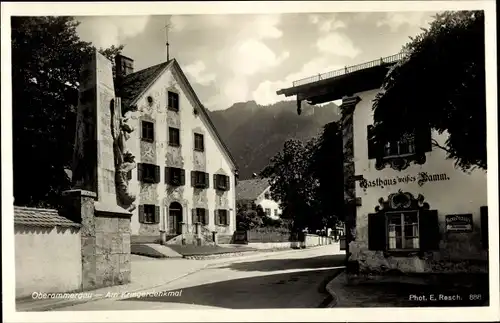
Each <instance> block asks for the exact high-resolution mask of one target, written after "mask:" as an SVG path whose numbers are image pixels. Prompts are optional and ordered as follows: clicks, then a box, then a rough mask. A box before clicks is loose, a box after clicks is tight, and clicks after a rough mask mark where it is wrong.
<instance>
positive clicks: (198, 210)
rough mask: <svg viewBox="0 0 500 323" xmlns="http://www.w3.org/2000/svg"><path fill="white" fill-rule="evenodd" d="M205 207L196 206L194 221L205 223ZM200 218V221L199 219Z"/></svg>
mask: <svg viewBox="0 0 500 323" xmlns="http://www.w3.org/2000/svg"><path fill="white" fill-rule="evenodd" d="M205 216H206V209H204V208H196V221H197V222H196V223H201V224H202V225H207V223H205ZM200 218H201V219H202V221H200Z"/></svg>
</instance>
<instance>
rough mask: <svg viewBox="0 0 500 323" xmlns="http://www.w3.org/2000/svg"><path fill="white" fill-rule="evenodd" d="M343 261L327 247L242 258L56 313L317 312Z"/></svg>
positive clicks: (342, 256)
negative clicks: (143, 291) (149, 289)
mask: <svg viewBox="0 0 500 323" xmlns="http://www.w3.org/2000/svg"><path fill="white" fill-rule="evenodd" d="M343 260H344V255H343V254H340V255H335V254H333V248H330V246H324V247H320V248H313V249H306V250H303V251H298V252H293V253H284V254H279V253H276V254H273V255H267V256H263V257H253V258H251V259H246V260H241V259H240V260H237V261H236V262H233V263H225V264H215V265H214V266H211V267H209V268H205V269H203V270H200V271H198V272H195V273H193V274H190V275H188V276H185V277H183V278H180V279H177V280H175V281H173V282H170V283H168V284H166V285H164V286H161V287H159V288H156V289H154V292H164V295H157V296H147V297H140V298H138V297H130V298H121V297H118V298H109V299H105V300H100V301H95V302H90V303H86V304H80V305H75V306H71V307H66V308H61V309H59V310H60V311H67V310H71V311H83V310H132V309H133V310H151V309H195V308H200V309H207V308H225V309H270V308H317V307H319V306H320V304H321V303H322V302H323V301H324V300H325V298H326V297H327V294H325V293H324V291H323V290H320V287H321V286H322V285H324V283H325V282H326V281H328V280H330V279H331V277H332V276H334V275H335V274H336V273H337V272H338V271H340V270H341V269H340V268H342V267H341V266H343ZM199 261H202V260H199ZM164 263H165V266H168V261H167V262H164ZM165 270H168V268H165ZM169 291H170V292H173V293H170V295H168V294H167V292H169Z"/></svg>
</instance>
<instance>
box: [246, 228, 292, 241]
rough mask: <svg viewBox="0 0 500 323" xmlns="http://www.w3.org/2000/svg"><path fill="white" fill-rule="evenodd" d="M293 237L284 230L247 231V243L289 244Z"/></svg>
mask: <svg viewBox="0 0 500 323" xmlns="http://www.w3.org/2000/svg"><path fill="white" fill-rule="evenodd" d="M294 237H295V236H294V235H292V234H291V232H290V231H288V230H284V229H254V230H248V232H247V239H248V242H289V241H293V238H294Z"/></svg>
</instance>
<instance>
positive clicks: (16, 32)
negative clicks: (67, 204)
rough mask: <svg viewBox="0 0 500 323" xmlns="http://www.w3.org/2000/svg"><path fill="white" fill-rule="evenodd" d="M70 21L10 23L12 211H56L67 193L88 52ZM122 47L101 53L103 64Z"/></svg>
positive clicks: (44, 19) (25, 19) (38, 19)
mask: <svg viewBox="0 0 500 323" xmlns="http://www.w3.org/2000/svg"><path fill="white" fill-rule="evenodd" d="M78 24H79V23H78V22H77V21H76V20H75V19H74V18H71V17H12V20H11V26H12V88H13V91H12V116H13V140H14V141H13V158H14V160H13V165H14V198H15V204H16V205H24V206H38V207H57V206H58V204H59V196H60V193H61V191H62V190H65V189H68V188H69V186H70V179H69V178H68V176H67V174H66V172H65V169H66V168H70V165H71V161H72V154H73V142H74V140H73V138H74V135H75V134H74V132H75V126H76V104H77V100H78V90H77V86H78V79H79V73H80V68H81V66H82V62H83V60H84V58H85V56H86V55H88V54H90V53H91V51H92V50H93V47H92V46H91V44H90V43H88V42H84V41H82V40H81V39H80V38H79V37H78V34H77V32H76V27H77V26H78ZM122 49H123V46H119V47H112V48H110V49H107V50H102V51H103V52H105V54H106V55H107V57H108V58H112V57H113V56H114V55H115V54H117V53H119V52H120V51H121V50H122Z"/></svg>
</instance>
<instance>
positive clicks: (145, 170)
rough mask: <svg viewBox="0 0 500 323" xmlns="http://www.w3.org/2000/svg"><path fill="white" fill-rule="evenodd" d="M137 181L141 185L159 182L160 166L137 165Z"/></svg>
mask: <svg viewBox="0 0 500 323" xmlns="http://www.w3.org/2000/svg"><path fill="white" fill-rule="evenodd" d="M137 172H138V176H137V177H138V180H139V181H140V182H143V183H159V182H160V166H157V165H153V164H145V163H140V164H138V165H137Z"/></svg>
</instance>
